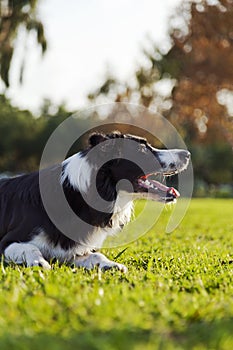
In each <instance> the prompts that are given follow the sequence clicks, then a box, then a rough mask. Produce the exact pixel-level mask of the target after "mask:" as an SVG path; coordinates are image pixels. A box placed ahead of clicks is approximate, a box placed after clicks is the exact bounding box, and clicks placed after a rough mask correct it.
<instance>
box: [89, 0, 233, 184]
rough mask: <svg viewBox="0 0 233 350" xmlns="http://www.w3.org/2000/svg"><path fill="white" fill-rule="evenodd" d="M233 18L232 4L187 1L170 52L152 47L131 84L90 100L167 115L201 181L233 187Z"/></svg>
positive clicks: (174, 21) (111, 86) (112, 84)
mask: <svg viewBox="0 0 233 350" xmlns="http://www.w3.org/2000/svg"><path fill="white" fill-rule="evenodd" d="M232 18H233V1H232V0H219V1H208V0H202V1H194V0H193V1H191V0H185V1H183V2H182V3H181V5H180V7H179V8H178V9H177V11H176V13H174V15H173V17H172V18H171V28H170V41H171V47H170V49H169V50H168V51H167V52H166V53H164V52H162V51H161V50H160V49H159V48H158V47H157V46H156V45H154V44H153V43H151V45H150V46H151V47H150V48H149V49H148V48H147V49H146V50H144V55H145V59H146V62H147V63H146V64H145V66H144V67H139V68H138V69H137V71H136V73H135V75H134V77H133V82H132V83H131V84H130V83H128V82H127V83H125V84H123V83H121V82H118V81H117V80H116V79H115V80H114V78H113V77H108V78H107V79H106V82H104V83H103V84H102V86H101V87H100V88H99V89H97V90H96V91H95V92H93V93H92V94H90V95H89V99H90V100H91V101H92V102H102V101H105V100H106V98H107V99H109V98H110V99H114V100H115V101H116V102H131V103H139V104H143V105H144V106H146V107H149V108H151V109H153V110H156V111H157V112H159V113H162V114H163V115H164V116H165V117H166V118H167V119H168V120H169V121H170V122H171V123H172V124H173V125H174V126H175V127H176V128H177V130H178V131H179V132H180V134H181V136H182V137H183V139H184V141H185V143H186V145H187V147H188V148H189V149H190V150H191V151H192V155H193V157H192V161H193V166H194V171H195V178H196V179H197V180H199V179H201V180H202V181H204V182H205V184H206V185H207V186H210V185H211V184H219V183H229V184H232V183H233V157H232V147H233V115H231V113H230V110H229V108H227V107H228V106H227V104H226V97H227V95H228V96H229V95H231V98H232V100H231V101H232V102H231V103H232V104H233V65H232V62H233V26H232ZM161 82H163V83H166V84H168V82H169V83H170V86H171V93H170V94H168V95H166V96H164V95H162V94H161V93H160V92H159V89H158V84H160V83H161ZM106 85H107V86H106ZM103 87H104V89H103ZM220 96H221V99H220V98H219V97H220ZM151 130H153V129H151Z"/></svg>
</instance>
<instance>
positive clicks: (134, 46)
mask: <svg viewBox="0 0 233 350" xmlns="http://www.w3.org/2000/svg"><path fill="white" fill-rule="evenodd" d="M180 2H181V0H162V1H161V0H157V1H156V0H144V1H142V0H117V1H116V0H88V1H86V0H69V1H67V0H39V14H40V18H41V20H42V22H43V23H44V26H45V32H46V37H47V41H48V50H47V52H46V53H45V55H44V56H43V57H42V55H41V52H40V49H39V48H38V47H37V46H36V45H35V40H34V39H35V38H34V36H33V35H30V36H26V34H25V32H24V31H23V30H21V31H20V33H19V37H18V40H17V42H16V51H15V55H14V57H13V64H12V69H11V72H10V79H11V87H10V89H9V91H8V92H7V96H8V97H10V98H11V100H12V102H13V104H15V105H17V106H19V107H21V108H27V109H30V110H32V111H33V112H34V113H38V111H39V108H40V106H41V104H42V101H43V99H44V98H49V99H51V101H52V102H53V103H54V104H61V103H63V102H65V103H66V105H67V107H68V108H70V109H72V110H75V109H78V108H80V107H83V106H84V105H85V104H86V103H87V100H86V96H87V94H88V93H89V92H92V91H93V90H94V89H95V88H97V87H98V86H99V84H101V82H103V81H104V77H105V75H106V72H107V71H108V72H110V73H111V74H113V75H114V76H116V77H117V78H119V79H120V80H128V79H130V78H131V77H132V74H133V73H134V71H135V69H136V67H137V66H138V65H140V64H143V55H142V49H143V48H144V47H147V46H148V45H149V42H150V41H149V39H148V38H151V39H152V40H153V41H154V42H155V43H156V44H158V45H159V46H160V47H163V48H164V49H166V47H168V28H169V18H170V16H171V14H172V13H173V12H174V9H175V7H176V6H177V5H178V4H179V3H180ZM25 39H26V40H25ZM25 53H26V55H25ZM23 56H25V57H26V65H25V66H26V69H25V75H24V83H23V85H20V84H19V82H18V79H17V77H18V75H19V64H20V62H21V58H22V57H23Z"/></svg>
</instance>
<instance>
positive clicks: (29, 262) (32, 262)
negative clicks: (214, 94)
mask: <svg viewBox="0 0 233 350" xmlns="http://www.w3.org/2000/svg"><path fill="white" fill-rule="evenodd" d="M26 263H27V266H28V267H31V266H40V267H42V268H43V269H45V270H51V265H50V264H49V263H48V261H46V260H45V259H44V258H43V257H40V258H38V259H33V260H27V262H26Z"/></svg>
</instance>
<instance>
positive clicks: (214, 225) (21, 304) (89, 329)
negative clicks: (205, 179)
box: [0, 199, 233, 350]
mask: <svg viewBox="0 0 233 350" xmlns="http://www.w3.org/2000/svg"><path fill="white" fill-rule="evenodd" d="M150 205H151V212H153V206H154V205H155V203H151V204H150ZM141 206H143V203H142V202H139V203H137V207H136V210H137V212H138V211H140V207H141ZM232 213H233V200H210V199H203V200H193V201H192V203H191V206H190V208H189V210H188V212H187V214H186V216H185V218H184V220H183V222H182V224H181V225H180V226H179V228H178V229H177V230H175V231H174V232H173V233H171V234H166V233H165V227H166V223H167V220H168V217H169V215H170V213H169V211H166V210H164V211H163V213H162V214H161V216H160V217H159V220H158V222H157V223H156V224H155V225H154V227H152V228H151V229H150V231H149V232H148V233H147V234H145V235H144V236H143V237H142V238H141V239H139V240H137V241H135V242H134V243H132V244H131V245H128V246H127V247H119V248H115V249H111V250H110V249H104V250H103V251H104V253H106V254H107V255H108V256H109V257H110V258H114V257H117V256H118V258H117V261H118V262H121V263H124V264H125V265H127V266H128V269H129V272H128V274H127V275H122V274H121V273H120V272H119V271H107V272H106V273H102V272H101V271H98V270H94V271H92V272H87V271H85V270H83V269H77V268H72V267H69V266H61V267H59V266H58V264H54V265H53V269H52V270H51V271H43V270H42V269H40V268H25V267H19V266H6V265H4V264H3V263H2V264H1V284H0V289H1V293H0V307H1V313H0V333H1V339H0V349H1V350H5V349H7V350H8V349H17V350H18V349H20V350H21V349H22V350H23V349H29V348H31V349H35V350H36V349H41V348H43V349H52V350H53V349H54V350H57V349H64V348H65V349H74V348H76V349H88V350H89V349H106V350H107V349H166V350H167V349H223V350H229V349H231V348H233V335H232V334H233V333H232V324H233V297H232V296H233V283H232V282H233V277H232V276H233V274H232V272H233V255H232V254H233V253H232V246H233V237H232V234H233V221H232ZM144 215H146V214H145V213H144ZM125 234H127V230H125ZM124 248H127V249H126V250H123V249H124Z"/></svg>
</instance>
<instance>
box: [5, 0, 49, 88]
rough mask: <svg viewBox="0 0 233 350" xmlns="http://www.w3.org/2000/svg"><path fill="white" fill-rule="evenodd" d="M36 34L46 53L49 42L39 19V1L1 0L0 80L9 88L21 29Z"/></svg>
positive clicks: (22, 65) (22, 67)
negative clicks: (13, 59)
mask: <svg viewBox="0 0 233 350" xmlns="http://www.w3.org/2000/svg"><path fill="white" fill-rule="evenodd" d="M20 27H21V28H24V29H25V30H26V32H28V33H30V32H34V33H35V35H36V41H37V43H38V44H39V46H40V47H41V49H42V52H43V53H44V52H45V51H46V48H47V41H46V38H45V33H44V26H43V24H42V22H41V21H40V20H39V19H38V15H37V0H0V78H1V79H2V81H3V82H4V83H5V85H6V87H9V85H10V82H9V70H10V65H11V61H12V57H13V53H14V49H15V44H16V38H17V36H18V33H19V28H20ZM23 71H24V59H23V60H22V62H21V69H20V81H22V78H23Z"/></svg>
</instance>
